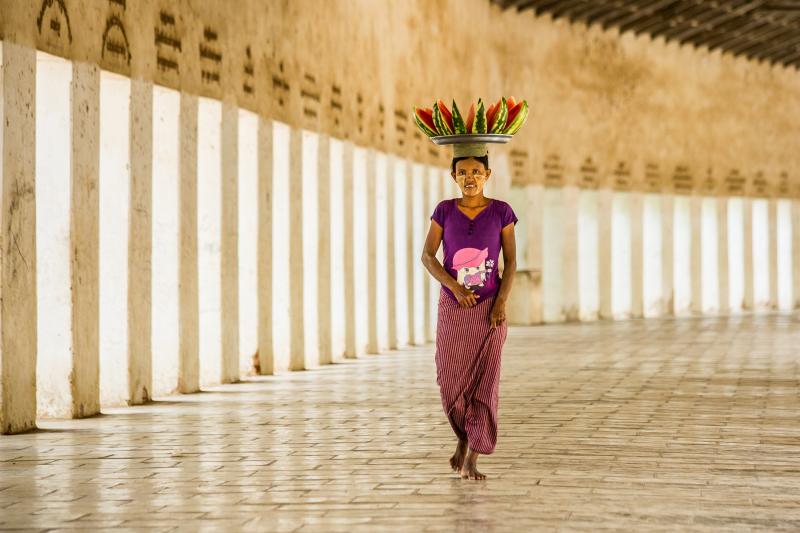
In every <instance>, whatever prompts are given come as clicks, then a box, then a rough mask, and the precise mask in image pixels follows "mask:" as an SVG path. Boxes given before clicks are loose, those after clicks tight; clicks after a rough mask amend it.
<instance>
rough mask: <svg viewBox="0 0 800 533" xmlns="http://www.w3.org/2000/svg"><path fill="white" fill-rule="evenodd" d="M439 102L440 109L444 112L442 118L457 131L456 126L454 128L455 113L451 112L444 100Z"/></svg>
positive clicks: (452, 129)
mask: <svg viewBox="0 0 800 533" xmlns="http://www.w3.org/2000/svg"><path fill="white" fill-rule="evenodd" d="M438 104H439V111H441V112H442V118H443V119H444V120H445V122H447V125H448V126H450V130H451V131H455V128H453V114H452V113H451V112H450V110H449V109H447V106H446V105H444V102H442V101H441V100H439V102H438Z"/></svg>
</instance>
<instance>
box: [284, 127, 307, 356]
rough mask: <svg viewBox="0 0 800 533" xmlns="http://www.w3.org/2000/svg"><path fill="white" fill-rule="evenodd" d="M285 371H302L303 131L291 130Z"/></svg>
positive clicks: (303, 348)
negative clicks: (287, 351) (287, 362)
mask: <svg viewBox="0 0 800 533" xmlns="http://www.w3.org/2000/svg"><path fill="white" fill-rule="evenodd" d="M288 209H289V265H288V267H289V329H290V335H289V339H290V340H289V346H290V349H289V352H290V353H289V369H290V370H303V369H305V367H306V361H305V316H304V312H303V297H304V295H303V286H304V283H305V276H304V272H303V263H304V261H303V131H302V130H301V129H300V128H294V127H293V128H291V133H290V138H289V206H288Z"/></svg>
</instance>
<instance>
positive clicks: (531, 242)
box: [525, 185, 544, 324]
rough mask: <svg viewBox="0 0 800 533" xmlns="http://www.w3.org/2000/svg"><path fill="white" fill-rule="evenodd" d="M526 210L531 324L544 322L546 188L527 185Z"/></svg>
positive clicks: (526, 255) (526, 252) (526, 251)
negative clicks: (530, 275)
mask: <svg viewBox="0 0 800 533" xmlns="http://www.w3.org/2000/svg"><path fill="white" fill-rule="evenodd" d="M525 193H526V206H525V207H526V209H525V225H526V226H525V235H526V236H527V237H526V250H525V257H526V259H527V263H528V268H529V269H530V270H531V271H532V280H531V282H532V293H531V294H530V295H529V297H530V307H529V309H530V316H529V317H528V320H529V322H530V323H531V324H539V323H541V322H542V318H543V317H542V267H543V261H542V230H543V220H544V218H543V206H544V187H542V186H541V185H526V186H525Z"/></svg>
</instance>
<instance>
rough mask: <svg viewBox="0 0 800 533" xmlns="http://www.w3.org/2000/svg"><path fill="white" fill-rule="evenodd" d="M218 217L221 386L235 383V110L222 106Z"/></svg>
mask: <svg viewBox="0 0 800 533" xmlns="http://www.w3.org/2000/svg"><path fill="white" fill-rule="evenodd" d="M221 132H222V139H221V144H220V146H221V154H220V157H221V161H222V186H221V195H222V197H221V199H220V201H221V203H222V209H221V216H220V230H221V235H220V277H221V283H222V286H221V291H220V321H221V329H220V331H221V333H222V365H221V367H220V380H221V381H222V383H231V382H235V381H239V187H238V185H239V109H238V107H237V106H236V104H234V103H231V102H227V101H225V102H223V104H222V127H221Z"/></svg>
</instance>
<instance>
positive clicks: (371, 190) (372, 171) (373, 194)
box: [361, 148, 380, 353]
mask: <svg viewBox="0 0 800 533" xmlns="http://www.w3.org/2000/svg"><path fill="white" fill-rule="evenodd" d="M376 156H377V154H376V153H375V150H374V149H371V148H370V149H368V150H367V228H366V229H367V243H366V249H365V250H363V251H362V252H361V253H366V256H367V257H366V260H367V300H368V302H369V303H368V306H367V309H368V312H367V352H368V353H378V352H379V351H380V349H379V347H378V313H377V309H378V268H379V265H378V260H377V256H376V253H377V248H378V232H377V228H376V208H377V203H378V197H377V187H376V186H375V179H376V176H375V175H376V173H377V168H376V165H377V161H376V159H377V157H376Z"/></svg>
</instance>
